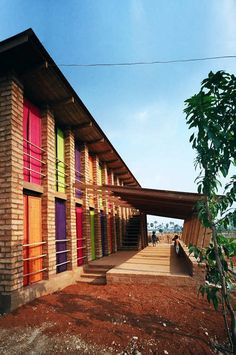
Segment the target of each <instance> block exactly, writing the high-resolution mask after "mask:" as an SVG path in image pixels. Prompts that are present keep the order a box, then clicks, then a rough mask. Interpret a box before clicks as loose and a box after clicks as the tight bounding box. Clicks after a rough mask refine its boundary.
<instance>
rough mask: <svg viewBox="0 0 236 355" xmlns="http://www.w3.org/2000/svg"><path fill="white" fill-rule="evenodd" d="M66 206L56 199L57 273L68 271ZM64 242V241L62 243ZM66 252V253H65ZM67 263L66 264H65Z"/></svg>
mask: <svg viewBox="0 0 236 355" xmlns="http://www.w3.org/2000/svg"><path fill="white" fill-rule="evenodd" d="M65 239H66V204H65V202H64V201H62V200H58V199H56V253H57V254H56V262H57V265H58V264H62V265H58V266H57V272H62V271H65V270H67V263H66V262H67V252H66V241H65ZM60 240H62V241H60ZM63 251H64V252H63ZM63 263H65V264H63Z"/></svg>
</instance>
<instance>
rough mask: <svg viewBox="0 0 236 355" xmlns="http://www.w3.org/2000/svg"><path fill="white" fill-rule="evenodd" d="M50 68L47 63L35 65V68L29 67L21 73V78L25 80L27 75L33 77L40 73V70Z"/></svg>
mask: <svg viewBox="0 0 236 355" xmlns="http://www.w3.org/2000/svg"><path fill="white" fill-rule="evenodd" d="M48 67H49V64H48V62H47V61H44V62H42V63H40V64H38V65H34V66H31V67H28V68H27V69H25V70H24V71H22V72H21V73H20V77H21V78H23V77H25V76H27V75H33V74H34V73H37V72H38V71H40V70H43V69H48Z"/></svg>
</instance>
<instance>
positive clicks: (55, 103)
mask: <svg viewBox="0 0 236 355" xmlns="http://www.w3.org/2000/svg"><path fill="white" fill-rule="evenodd" d="M74 103H75V98H74V96H70V97H65V98H64V99H62V100H57V101H52V102H50V103H49V104H48V105H49V106H50V107H51V108H53V109H55V108H58V107H60V106H65V105H69V104H74Z"/></svg>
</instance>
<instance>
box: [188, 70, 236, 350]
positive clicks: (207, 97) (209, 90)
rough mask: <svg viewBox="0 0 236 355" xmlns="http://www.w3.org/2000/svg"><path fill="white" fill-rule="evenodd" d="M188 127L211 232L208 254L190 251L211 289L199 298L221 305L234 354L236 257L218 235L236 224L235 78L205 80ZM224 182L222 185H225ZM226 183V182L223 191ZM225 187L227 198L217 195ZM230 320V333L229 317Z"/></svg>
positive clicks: (235, 247) (234, 248)
mask: <svg viewBox="0 0 236 355" xmlns="http://www.w3.org/2000/svg"><path fill="white" fill-rule="evenodd" d="M185 104H186V107H185V110H184V112H185V113H186V119H187V124H188V126H189V128H190V129H193V130H194V131H193V133H192V135H191V137H190V142H191V143H192V147H193V149H195V150H196V152H197V156H196V160H195V167H199V168H200V173H199V176H198V177H197V179H196V182H197V184H198V192H199V193H202V194H203V196H204V197H203V198H202V199H201V201H200V202H199V204H198V210H199V217H200V219H201V221H202V223H203V224H204V225H205V226H206V227H208V228H211V230H212V241H211V243H210V245H209V247H208V248H206V249H205V250H200V249H199V248H196V247H193V246H192V247H190V252H194V254H195V256H196V257H198V260H199V261H204V262H206V266H207V283H206V284H205V285H202V286H201V288H200V292H201V293H202V295H203V296H204V295H207V299H208V301H209V302H213V304H214V307H215V308H217V307H218V304H219V303H221V304H222V310H223V315H224V320H225V326H226V329H227V331H228V335H229V340H230V343H231V346H232V349H233V352H234V354H236V319H235V311H234V308H233V306H232V302H231V298H230V292H231V290H232V288H233V284H234V279H233V278H234V273H233V270H232V266H233V265H232V263H230V260H231V257H232V256H235V255H236V241H235V240H234V239H229V238H226V237H224V236H223V235H222V234H221V233H220V232H219V231H220V229H221V228H222V226H223V227H224V229H227V227H228V226H229V225H230V223H233V225H234V226H235V224H236V210H235V207H234V201H236V175H232V176H231V177H230V174H231V170H234V169H235V167H236V77H235V76H234V75H231V74H228V73H225V72H223V71H219V72H217V73H212V72H210V73H209V75H208V78H206V79H205V80H203V82H202V85H201V89H200V91H199V93H198V94H196V95H194V96H192V97H191V98H189V99H188V100H186V101H185ZM222 178H224V179H222ZM222 180H227V182H226V183H225V184H224V185H223V186H222ZM220 186H221V187H222V190H223V191H224V192H223V194H221V195H218V188H219V187H220ZM226 313H227V314H228V315H229V316H230V320H231V326H230V329H229V327H228V323H227V315H226Z"/></svg>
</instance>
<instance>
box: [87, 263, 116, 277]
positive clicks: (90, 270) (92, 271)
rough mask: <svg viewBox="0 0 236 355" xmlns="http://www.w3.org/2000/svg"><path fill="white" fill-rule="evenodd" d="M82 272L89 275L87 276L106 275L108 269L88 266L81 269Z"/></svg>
mask: <svg viewBox="0 0 236 355" xmlns="http://www.w3.org/2000/svg"><path fill="white" fill-rule="evenodd" d="M83 270H84V273H85V274H86V273H89V274H104V275H105V274H106V272H107V271H108V270H110V268H104V267H97V266H92V265H89V266H87V267H84V268H83Z"/></svg>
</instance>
